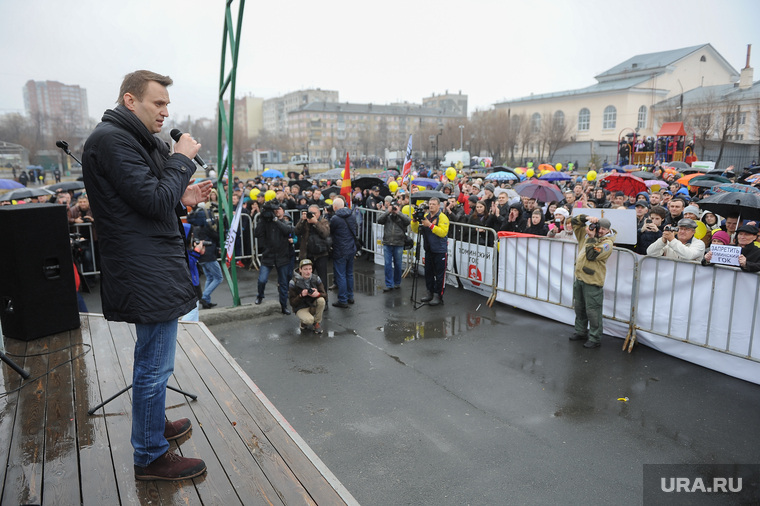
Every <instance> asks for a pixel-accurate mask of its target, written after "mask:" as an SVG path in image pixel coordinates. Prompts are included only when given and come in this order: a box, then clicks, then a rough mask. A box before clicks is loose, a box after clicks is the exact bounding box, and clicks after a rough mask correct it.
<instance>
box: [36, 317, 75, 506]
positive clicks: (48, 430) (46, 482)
mask: <svg viewBox="0 0 760 506" xmlns="http://www.w3.org/2000/svg"><path fill="white" fill-rule="evenodd" d="M72 334H77V337H76V338H73V337H72ZM46 340H47V341H48V346H49V347H50V355H49V358H48V368H49V370H50V372H49V373H48V377H47V392H46V394H47V395H46V409H45V421H46V423H45V456H44V462H45V464H44V475H43V480H42V491H43V500H44V503H45V504H52V505H58V504H78V503H79V502H80V489H79V466H78V455H77V442H76V427H75V422H74V395H73V393H74V392H73V382H72V367H71V358H72V356H73V355H72V353H71V351H72V350H71V344H72V342H76V341H80V340H81V338H80V337H79V330H75V331H66V332H61V333H59V334H55V335H52V336H50V337H48V338H46Z"/></svg>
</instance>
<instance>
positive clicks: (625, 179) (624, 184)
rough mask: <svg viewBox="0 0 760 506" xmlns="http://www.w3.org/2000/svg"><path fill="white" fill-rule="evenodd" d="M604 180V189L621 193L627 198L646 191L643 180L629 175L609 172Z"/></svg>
mask: <svg viewBox="0 0 760 506" xmlns="http://www.w3.org/2000/svg"><path fill="white" fill-rule="evenodd" d="M604 179H605V180H606V181H607V186H606V187H605V188H606V189H607V190H609V191H611V192H623V193H625V194H626V195H629V196H630V195H633V196H636V194H637V193H640V192H645V191H647V185H646V183H645V182H644V180H643V179H641V178H640V177H636V176H632V175H631V174H621V173H619V172H610V173H609V174H605V175H604Z"/></svg>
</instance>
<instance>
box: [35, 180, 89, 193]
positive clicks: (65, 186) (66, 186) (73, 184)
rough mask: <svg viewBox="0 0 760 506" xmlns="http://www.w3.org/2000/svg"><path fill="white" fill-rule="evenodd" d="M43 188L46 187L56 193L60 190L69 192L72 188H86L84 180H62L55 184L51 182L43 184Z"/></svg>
mask: <svg viewBox="0 0 760 506" xmlns="http://www.w3.org/2000/svg"><path fill="white" fill-rule="evenodd" d="M43 188H46V189H48V190H50V191H51V192H53V193H55V192H57V191H58V190H61V191H64V192H68V191H72V190H81V189H82V188H84V182H82V181H61V182H60V183H55V184H49V185H47V186H43Z"/></svg>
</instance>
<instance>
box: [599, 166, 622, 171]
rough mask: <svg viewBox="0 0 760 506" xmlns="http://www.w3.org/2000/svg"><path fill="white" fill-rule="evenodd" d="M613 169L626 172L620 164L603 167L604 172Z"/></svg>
mask: <svg viewBox="0 0 760 506" xmlns="http://www.w3.org/2000/svg"><path fill="white" fill-rule="evenodd" d="M613 170H614V171H616V172H625V171H624V170H623V169H622V168H621V167H620V165H607V166H606V167H602V171H604V172H612V171H613Z"/></svg>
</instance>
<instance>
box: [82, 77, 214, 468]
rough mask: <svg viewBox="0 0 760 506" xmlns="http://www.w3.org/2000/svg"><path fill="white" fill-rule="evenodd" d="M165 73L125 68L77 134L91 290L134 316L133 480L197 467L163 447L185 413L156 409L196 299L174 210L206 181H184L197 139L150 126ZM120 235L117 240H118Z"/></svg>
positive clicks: (180, 429) (205, 188) (195, 199)
mask: <svg viewBox="0 0 760 506" xmlns="http://www.w3.org/2000/svg"><path fill="white" fill-rule="evenodd" d="M171 84H172V80H171V78H169V77H168V76H162V75H160V74H156V73H154V72H149V71H146V70H139V71H136V72H133V73H131V74H128V75H127V76H125V78H124V81H123V83H122V85H121V90H120V92H119V99H118V102H119V105H118V106H117V107H116V108H115V109H111V110H107V111H106V112H105V113H104V115H103V120H102V122H101V123H100V124H99V125H98V126H97V127H96V128H95V130H94V131H93V133H92V134H91V135H90V137H89V138H88V139H87V142H86V143H85V146H84V153H83V156H82V167H83V174H84V183H85V187H86V188H87V194H88V196H89V198H90V205H91V206H92V211H93V215H94V217H95V220H94V223H95V227H96V230H97V233H98V239H99V244H100V258H101V273H102V284H101V298H102V304H103V315H104V316H105V317H106V319H108V320H113V321H126V322H130V323H134V324H135V330H136V334H137V342H136V344H135V353H134V356H135V358H134V369H133V379H132V446H133V448H134V470H135V477H136V478H137V479H138V480H171V481H176V480H182V479H187V478H193V477H196V476H199V475H201V474H203V473H204V472H205V471H206V464H205V463H204V462H203V461H202V460H200V459H191V458H185V457H181V456H179V455H176V454H174V453H172V452H171V451H169V443H168V442H167V439H176V438H178V437H180V436H182V435H184V434H186V433H187V432H188V431H189V430H190V420H188V419H187V418H184V419H182V420H178V421H176V422H168V421H166V418H165V399H166V384H167V382H168V380H169V376H171V374H172V372H173V370H174V350H175V347H176V342H177V319H178V317H180V316H182V315H184V314H186V313H188V312H189V311H190V310H191V309H193V308H194V307H195V305H196V301H197V300H198V299H197V296H196V293H195V290H194V288H193V285H192V281H191V279H190V271H189V268H188V264H187V258H186V253H185V243H184V238H183V237H184V231H183V229H182V224H181V222H180V221H179V215H180V214H181V213H182V212H183V211H184V206H192V205H196V204H197V203H199V202H203V201H205V200H206V198H207V197H208V195H209V193H210V192H211V186H212V184H211V182H204V183H200V184H197V185H190V186H188V184H189V182H190V178H191V177H192V175H193V173H194V172H195V164H194V163H193V157H195V155H196V154H197V153H198V150H199V149H200V144H198V143H197V142H196V141H194V140H193V139H192V138H191V137H190V136H189V135H187V134H185V135H183V136H182V137H181V138H180V140H179V142H177V144H176V146H175V148H174V151H175V152H174V154H173V155H171V156H170V155H169V146H168V145H167V144H166V143H165V142H163V141H161V140H160V139H158V138H157V137H155V136H154V134H157V133H159V132H160V131H161V128H162V126H163V122H164V119H166V117H168V116H169V112H168V109H167V105H168V104H169V93H168V91H167V89H166V87H167V86H169V85H171ZM125 245H127V246H126V247H125Z"/></svg>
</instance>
